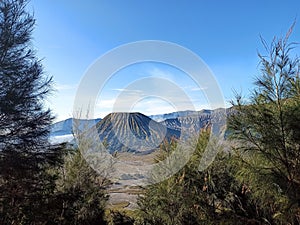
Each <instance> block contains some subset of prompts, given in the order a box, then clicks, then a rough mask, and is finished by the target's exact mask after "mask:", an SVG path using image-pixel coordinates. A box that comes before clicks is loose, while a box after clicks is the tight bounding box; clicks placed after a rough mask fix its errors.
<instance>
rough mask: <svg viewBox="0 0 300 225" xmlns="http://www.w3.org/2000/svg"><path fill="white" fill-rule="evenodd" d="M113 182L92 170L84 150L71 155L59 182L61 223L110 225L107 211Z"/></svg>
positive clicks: (59, 219) (59, 220) (58, 202)
mask: <svg viewBox="0 0 300 225" xmlns="http://www.w3.org/2000/svg"><path fill="white" fill-rule="evenodd" d="M108 184H109V181H108V180H107V179H105V178H102V177H99V176H98V174H97V173H96V172H95V171H94V170H93V169H92V168H90V167H89V165H88V164H87V163H86V161H85V159H84V158H83V156H82V155H81V153H80V151H78V150H77V151H75V152H73V153H72V154H70V155H69V156H68V157H67V159H66V161H65V166H64V168H63V169H62V170H61V178H60V179H59V180H58V184H57V188H58V192H57V193H58V194H57V195H58V198H57V199H58V201H57V202H56V204H59V206H58V208H59V209H60V210H61V211H60V216H59V218H58V221H57V222H59V223H58V224H86V225H97V224H99V225H100V224H101V225H102V224H106V223H105V221H104V209H105V206H106V201H107V199H108V196H107V194H106V191H105V187H107V185H108Z"/></svg>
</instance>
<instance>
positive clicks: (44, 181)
mask: <svg viewBox="0 0 300 225" xmlns="http://www.w3.org/2000/svg"><path fill="white" fill-rule="evenodd" d="M26 4H27V1H26V0H2V1H0V224H40V223H42V222H45V221H47V219H49V218H47V217H48V214H49V212H50V211H51V210H50V209H49V208H48V207H49V205H48V202H49V198H50V196H51V195H52V192H53V190H54V177H53V176H51V175H50V174H49V173H47V170H48V169H49V168H50V167H52V166H54V165H55V164H57V163H60V160H59V159H60V153H59V151H57V149H56V147H53V146H50V144H49V143H48V135H49V125H50V124H51V122H52V119H53V118H52V116H51V112H50V110H47V109H45V108H44V104H43V101H44V99H45V97H46V96H47V94H48V93H49V91H50V88H51V87H50V84H51V77H48V76H46V75H45V74H44V72H43V67H42V64H41V61H40V60H38V59H37V57H36V54H35V51H34V49H33V47H32V43H31V35H32V31H33V29H34V25H35V20H34V18H33V16H32V15H31V14H29V13H28V12H27V11H26Z"/></svg>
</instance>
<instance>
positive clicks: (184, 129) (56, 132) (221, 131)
mask: <svg viewBox="0 0 300 225" xmlns="http://www.w3.org/2000/svg"><path fill="white" fill-rule="evenodd" d="M228 111H231V110H230V109H229V110H227V112H226V114H227V113H228ZM224 113H225V110H224V109H215V110H201V111H179V112H174V113H167V114H160V115H152V116H149V117H148V116H146V115H143V114H141V113H138V112H136V113H119V112H117V113H110V114H109V115H107V116H106V117H104V118H103V119H100V118H98V119H95V120H79V128H81V129H86V128H90V127H91V126H94V125H96V128H97V131H98V134H99V139H100V141H101V142H103V143H105V145H106V146H107V148H108V150H109V152H111V153H112V152H115V151H121V152H124V151H125V152H138V153H147V152H149V151H153V150H154V149H156V148H157V147H159V145H160V143H161V142H162V141H164V140H170V139H171V138H183V137H184V135H185V136H187V137H188V136H190V135H191V134H195V133H198V132H199V131H200V129H202V128H206V127H209V126H210V125H211V124H212V122H213V124H214V126H213V128H212V129H213V132H214V133H215V134H216V135H225V124H224V121H223V119H224ZM225 116H226V115H225ZM72 124H73V119H72V118H69V119H67V120H64V121H60V122H57V123H55V124H53V125H52V126H51V134H50V140H51V141H52V142H55V143H58V142H65V141H70V140H72V139H73V136H72V126H73V125H72ZM83 127H84V128H83ZM184 138H186V137H184Z"/></svg>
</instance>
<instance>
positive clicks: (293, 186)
mask: <svg viewBox="0 0 300 225" xmlns="http://www.w3.org/2000/svg"><path fill="white" fill-rule="evenodd" d="M291 30H292V28H291ZM291 30H290V31H289V32H288V33H287V35H286V37H284V38H279V39H276V38H275V39H274V40H273V42H272V43H271V45H270V46H268V45H267V44H266V43H265V42H264V41H263V43H264V45H265V47H266V52H267V55H266V56H265V55H261V54H259V58H260V65H261V75H260V76H259V77H257V78H256V82H255V86H256V87H255V89H254V90H253V92H252V95H251V98H250V100H249V102H247V104H246V103H245V102H244V101H243V99H242V98H241V97H240V96H237V99H236V101H235V102H233V107H234V109H235V110H236V113H235V114H234V115H232V116H231V117H230V118H229V129H230V132H231V138H232V139H234V140H236V146H235V150H236V153H237V154H236V156H237V158H238V159H239V162H240V163H239V167H238V170H237V176H238V178H239V180H240V181H241V182H244V183H245V184H247V185H248V186H249V188H250V190H251V192H252V193H253V196H254V197H256V199H258V200H259V201H258V202H259V205H260V208H261V211H262V212H263V215H264V219H265V220H266V221H268V223H270V224H299V223H300V133H299V132H300V101H299V100H300V98H299V97H300V92H299V90H300V86H299V60H298V58H297V57H292V52H291V51H292V49H293V46H294V44H293V43H290V42H289V41H288V38H289V36H290V33H291Z"/></svg>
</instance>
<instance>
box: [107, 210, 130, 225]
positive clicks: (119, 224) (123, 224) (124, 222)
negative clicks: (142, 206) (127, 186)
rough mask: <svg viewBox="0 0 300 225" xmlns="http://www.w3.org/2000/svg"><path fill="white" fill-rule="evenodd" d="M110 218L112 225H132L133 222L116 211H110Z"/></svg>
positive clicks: (124, 214)
mask: <svg viewBox="0 0 300 225" xmlns="http://www.w3.org/2000/svg"><path fill="white" fill-rule="evenodd" d="M109 214H110V215H109V216H110V217H111V223H110V224H112V225H134V224H135V220H134V219H133V218H131V217H130V216H128V215H127V214H126V212H123V211H118V210H110V213H109Z"/></svg>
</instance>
